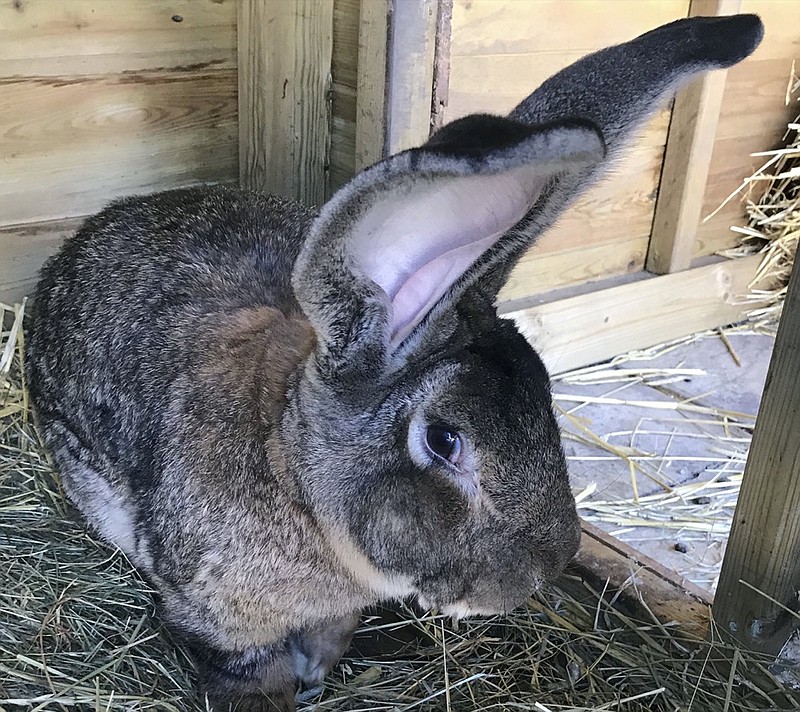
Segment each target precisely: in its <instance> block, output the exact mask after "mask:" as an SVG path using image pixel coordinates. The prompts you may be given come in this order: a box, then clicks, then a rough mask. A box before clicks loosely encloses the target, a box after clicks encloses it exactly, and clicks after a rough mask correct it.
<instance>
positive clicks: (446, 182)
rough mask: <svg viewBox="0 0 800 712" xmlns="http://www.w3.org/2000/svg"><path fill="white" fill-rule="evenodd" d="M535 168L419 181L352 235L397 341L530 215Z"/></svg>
mask: <svg viewBox="0 0 800 712" xmlns="http://www.w3.org/2000/svg"><path fill="white" fill-rule="evenodd" d="M536 173H537V171H536V169H535V168H534V167H533V166H531V165H525V166H521V167H520V168H517V169H515V170H511V171H507V172H504V173H500V174H493V175H476V176H464V177H440V178H435V179H427V180H426V179H423V178H421V179H419V180H418V181H416V182H415V183H414V184H413V185H411V186H408V187H404V188H400V189H398V190H397V191H396V192H395V193H389V194H387V195H384V196H382V197H381V200H380V202H379V203H377V204H376V205H374V206H373V207H371V208H370V209H369V210H368V211H367V213H366V214H365V215H364V216H363V217H362V218H361V220H360V221H359V223H358V225H357V226H356V227H355V229H354V231H353V241H352V243H351V245H352V250H353V252H352V254H353V256H354V258H355V260H356V262H357V264H358V266H359V267H360V269H361V270H362V271H363V273H364V274H365V275H366V276H368V277H369V278H370V279H372V280H373V281H374V282H376V283H377V284H378V285H379V286H380V287H381V288H382V289H383V290H384V291H385V292H386V294H387V296H388V297H389V299H390V301H391V303H392V315H391V339H392V342H393V343H394V344H397V343H399V342H400V341H401V340H402V339H403V338H404V337H405V336H407V335H408V334H409V333H410V332H411V330H412V329H413V328H414V327H415V326H416V325H417V324H419V322H420V321H421V320H422V319H423V318H424V317H425V315H426V314H427V313H428V312H429V311H430V310H431V309H432V308H433V306H434V305H435V304H436V303H437V302H438V301H439V299H440V298H441V297H442V296H443V295H444V294H445V293H446V292H447V290H448V289H449V288H450V287H451V286H452V285H453V283H454V282H455V281H456V280H458V279H459V278H460V277H461V276H462V275H463V274H464V273H465V272H466V271H467V269H468V268H469V267H470V266H471V265H472V264H473V263H474V262H475V260H477V259H478V258H479V257H480V255H481V254H482V253H483V252H485V251H486V250H488V249H489V248H490V247H491V246H492V245H493V244H494V243H495V242H496V241H497V240H499V239H500V237H502V236H503V235H504V234H505V233H506V232H507V231H508V230H509V229H510V228H512V227H513V226H514V225H515V224H516V223H517V222H519V220H521V219H522V217H523V216H524V215H525V214H526V213H527V212H528V210H529V208H530V206H531V205H532V204H533V203H534V202H535V200H536V198H537V197H538V195H539V193H540V191H541V189H542V187H543V185H544V179H543V178H542V177H541V176H537V175H536Z"/></svg>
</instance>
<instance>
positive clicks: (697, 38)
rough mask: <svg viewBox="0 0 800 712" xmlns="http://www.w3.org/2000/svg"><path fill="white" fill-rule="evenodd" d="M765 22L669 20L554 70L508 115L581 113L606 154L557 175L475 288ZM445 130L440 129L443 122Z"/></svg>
mask: <svg viewBox="0 0 800 712" xmlns="http://www.w3.org/2000/svg"><path fill="white" fill-rule="evenodd" d="M763 35H764V26H763V25H762V23H761V20H760V19H759V18H758V16H757V15H731V16H728V17H692V18H685V19H682V20H676V21H675V22H671V23H669V24H667V25H663V26H661V27H658V28H656V29H655V30H651V31H650V32H646V33H645V34H643V35H640V36H639V37H637V38H635V39H633V40H631V41H630V42H625V43H623V44H620V45H616V46H614V47H608V48H606V49H602V50H600V51H599V52H595V53H594V54H590V55H587V56H586V57H583V58H582V59H580V60H578V61H577V62H575V63H574V64H572V65H570V66H568V67H566V68H565V69H563V70H561V71H560V72H558V73H557V74H555V75H553V76H552V77H551V78H550V79H548V80H547V81H546V82H545V83H544V84H542V85H541V86H540V87H539V88H538V89H537V90H536V91H534V92H533V93H532V94H531V95H530V96H529V97H527V98H526V99H524V100H523V101H522V102H520V104H519V105H518V106H517V107H516V108H515V109H514V110H513V111H512V112H511V113H510V114H509V117H510V118H513V119H515V120H517V121H521V122H523V123H525V124H532V125H536V124H541V123H547V122H549V121H557V120H559V119H561V118H563V117H565V116H580V117H582V118H584V119H587V120H589V121H591V122H592V123H594V124H595V125H596V126H597V127H598V128H599V129H600V132H601V134H602V136H603V140H604V141H605V144H606V148H607V150H608V153H607V157H606V160H605V161H603V162H602V163H601V164H598V165H596V166H593V167H591V168H589V169H588V170H586V171H582V172H581V173H576V174H573V175H569V176H563V177H562V178H561V179H559V181H558V182H557V184H556V185H553V186H552V189H551V190H550V191H549V193H548V196H547V200H545V201H542V202H541V203H539V204H538V205H537V206H536V208H535V210H534V211H532V212H531V214H530V215H529V216H528V218H529V224H528V228H527V230H526V231H525V234H524V235H517V236H516V237H515V238H514V239H510V240H507V241H505V247H506V250H505V251H504V252H503V254H502V255H498V259H497V260H495V261H494V263H493V265H492V267H491V268H490V270H487V274H486V276H485V277H486V278H485V279H482V280H481V287H482V289H484V290H485V291H487V292H489V293H491V294H495V295H496V294H497V292H498V291H499V289H500V288H501V287H502V286H503V284H504V283H505V281H506V278H507V277H508V274H509V273H510V271H511V269H512V268H513V267H514V265H515V264H516V262H517V260H518V259H519V257H520V256H521V255H522V253H524V252H525V250H526V249H527V248H528V247H529V246H530V245H531V243H532V241H533V240H535V238H536V237H537V236H538V235H539V234H541V232H542V231H544V230H545V229H547V228H548V227H549V226H550V225H551V224H552V223H553V222H554V220H555V219H556V218H557V217H558V215H559V214H560V213H561V212H563V210H564V208H565V207H566V206H568V205H569V204H570V203H571V202H572V201H573V200H574V199H575V198H576V197H578V196H580V194H581V193H582V192H583V191H584V190H585V189H586V188H587V187H589V186H590V185H592V184H593V183H594V182H596V181H597V180H598V178H600V177H601V176H602V174H603V173H604V172H605V171H606V170H607V168H608V166H609V165H610V164H612V163H613V159H614V158H615V157H616V156H618V155H619V154H620V153H621V152H622V149H624V147H625V146H626V145H627V143H628V141H629V140H630V139H631V138H632V137H634V136H635V135H636V132H637V130H638V129H639V128H640V127H641V126H642V125H643V124H644V122H645V121H646V120H647V119H648V118H649V117H650V116H651V115H652V114H653V113H655V112H656V111H657V110H658V109H660V108H661V107H662V106H663V104H664V103H665V102H666V101H667V100H668V99H670V98H671V97H672V95H673V94H674V93H675V91H677V90H678V89H679V88H680V87H681V86H683V85H685V84H687V83H688V82H689V81H690V80H692V79H694V78H695V77H696V76H697V75H699V74H701V73H703V72H707V71H709V70H714V69H725V68H727V67H730V66H732V65H734V64H736V63H737V62H740V61H741V60H743V59H744V58H745V57H748V56H749V55H750V54H752V53H753V51H754V50H755V49H756V47H758V45H759V43H760V42H761V39H762V37H763ZM445 128H446V127H445Z"/></svg>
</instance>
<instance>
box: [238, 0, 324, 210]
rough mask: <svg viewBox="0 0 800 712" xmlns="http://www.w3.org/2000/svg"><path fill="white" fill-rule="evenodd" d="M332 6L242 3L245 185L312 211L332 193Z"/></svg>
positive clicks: (315, 0)
mask: <svg viewBox="0 0 800 712" xmlns="http://www.w3.org/2000/svg"><path fill="white" fill-rule="evenodd" d="M332 33H333V0H296V2H271V1H267V0H240V2H239V3H238V37H239V117H240V120H239V161H240V163H239V180H240V183H241V184H242V185H243V186H245V187H248V188H254V189H258V190H262V191H265V192H267V193H274V194H277V195H283V196H286V197H290V198H295V199H297V200H300V201H302V202H304V203H306V204H309V205H314V204H320V203H322V202H324V201H325V199H326V197H327V195H328V161H329V153H330V133H331V128H330V127H331V116H330V108H331V107H330V101H329V90H330V83H331V62H332V54H333V34H332Z"/></svg>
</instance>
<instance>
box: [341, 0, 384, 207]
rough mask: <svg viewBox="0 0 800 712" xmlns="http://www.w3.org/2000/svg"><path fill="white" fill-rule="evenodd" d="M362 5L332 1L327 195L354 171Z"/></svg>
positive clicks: (357, 1)
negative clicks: (329, 149) (329, 147)
mask: <svg viewBox="0 0 800 712" xmlns="http://www.w3.org/2000/svg"><path fill="white" fill-rule="evenodd" d="M371 1H372V0H368V2H367V3H364V6H365V7H366V5H367V4H369V3H370V2H371ZM382 2H384V0H378V4H380V3H382ZM361 5H362V3H361V0H334V2H333V56H332V59H331V152H330V161H329V165H330V176H329V183H330V184H329V192H330V193H333V192H335V191H336V190H338V189H339V188H340V187H341V186H343V185H344V184H345V183H346V182H347V181H349V180H350V179H351V178H352V177H353V176H354V175H355V172H356V105H357V91H358V54H359V45H358V42H359V22H360V20H359V16H360V14H361Z"/></svg>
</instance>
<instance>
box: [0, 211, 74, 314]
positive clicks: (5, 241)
mask: <svg viewBox="0 0 800 712" xmlns="http://www.w3.org/2000/svg"><path fill="white" fill-rule="evenodd" d="M82 220H83V218H72V219H68V220H54V221H51V222H44V223H27V224H24V225H11V226H9V227H3V228H0V255H2V259H0V302H4V303H6V304H14V303H15V302H19V301H20V300H21V299H22V298H23V297H25V296H29V295H30V294H31V292H32V291H33V288H34V286H35V285H36V282H37V280H38V275H39V269H40V267H41V266H42V264H43V263H44V261H45V260H46V259H47V258H48V257H50V255H52V254H53V253H54V252H55V251H56V250H57V249H58V248H59V247H60V246H61V243H62V242H63V241H64V238H65V237H67V236H68V235H71V234H72V233H73V232H75V230H76V229H77V227H78V226H79V225H80V224H81V222H82Z"/></svg>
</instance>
